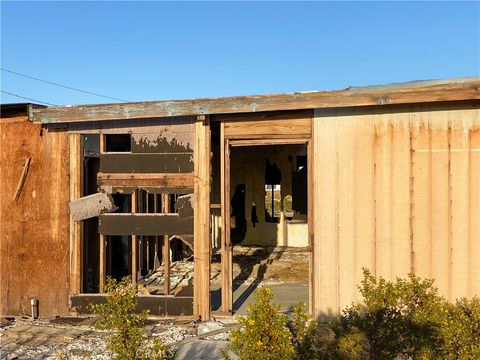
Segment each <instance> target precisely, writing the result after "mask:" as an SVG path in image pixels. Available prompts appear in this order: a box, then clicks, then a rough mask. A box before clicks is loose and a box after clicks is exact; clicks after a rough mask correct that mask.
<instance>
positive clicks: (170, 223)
mask: <svg viewBox="0 0 480 360" xmlns="http://www.w3.org/2000/svg"><path fill="white" fill-rule="evenodd" d="M98 231H99V233H100V234H103V235H148V236H156V235H180V236H181V235H192V234H193V217H189V218H182V217H180V216H179V215H178V214H143V213H142V214H138V213H137V214H102V215H100V216H99V221H98Z"/></svg>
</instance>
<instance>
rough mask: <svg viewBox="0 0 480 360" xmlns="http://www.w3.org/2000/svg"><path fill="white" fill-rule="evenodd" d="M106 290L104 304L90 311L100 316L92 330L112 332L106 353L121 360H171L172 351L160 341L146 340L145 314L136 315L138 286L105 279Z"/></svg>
mask: <svg viewBox="0 0 480 360" xmlns="http://www.w3.org/2000/svg"><path fill="white" fill-rule="evenodd" d="M105 289H106V292H107V294H108V297H107V300H106V302H105V303H104V304H99V305H95V306H94V307H93V312H94V313H95V314H97V315H99V316H100V317H99V319H98V320H97V321H96V322H95V323H94V327H95V328H97V329H100V330H109V331H112V332H113V334H111V335H110V336H109V337H108V339H107V350H109V351H111V352H112V353H114V354H115V356H116V358H117V359H121V360H134V359H135V360H136V359H164V358H172V357H174V353H173V352H172V349H170V348H168V347H167V346H165V345H164V344H163V343H162V342H161V341H160V340H159V339H147V337H146V334H145V332H144V330H143V326H144V325H145V323H146V321H147V316H148V311H146V310H144V311H142V313H140V314H136V313H135V307H136V298H135V296H136V294H137V287H136V285H134V284H132V282H131V280H130V278H129V277H124V278H123V279H122V280H121V281H120V282H117V280H115V279H113V278H108V280H107V284H106V286H105Z"/></svg>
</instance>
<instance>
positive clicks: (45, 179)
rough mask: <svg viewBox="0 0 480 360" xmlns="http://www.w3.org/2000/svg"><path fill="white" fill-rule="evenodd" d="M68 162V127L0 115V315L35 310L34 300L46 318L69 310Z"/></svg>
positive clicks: (40, 312) (64, 313)
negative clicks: (44, 125) (61, 129)
mask: <svg viewBox="0 0 480 360" xmlns="http://www.w3.org/2000/svg"><path fill="white" fill-rule="evenodd" d="M28 158H31V162H30V166H29V168H28V172H27V174H26V178H25V183H24V186H23V188H22V190H21V192H20V196H19V198H18V200H17V201H15V200H14V199H13V197H14V194H15V191H16V188H17V185H18V182H19V179H20V177H21V174H22V170H23V168H24V163H25V161H26V160H27V159H28ZM68 166H69V158H68V139H67V133H66V132H65V131H64V132H56V131H48V129H46V128H44V129H42V128H41V125H39V124H33V123H31V122H29V121H28V120H27V118H26V116H24V117H23V116H21V117H16V118H4V119H0V169H1V171H0V234H1V235H0V314H10V315H19V314H31V307H30V299H32V298H35V299H38V300H39V314H40V316H42V317H44V316H55V315H66V314H67V313H68V294H69V213H68V196H69V167H68Z"/></svg>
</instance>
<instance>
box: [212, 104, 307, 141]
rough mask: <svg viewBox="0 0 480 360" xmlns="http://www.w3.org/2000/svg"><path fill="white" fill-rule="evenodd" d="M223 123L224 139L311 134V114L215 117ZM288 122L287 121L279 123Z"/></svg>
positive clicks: (302, 112) (291, 113) (304, 112)
mask: <svg viewBox="0 0 480 360" xmlns="http://www.w3.org/2000/svg"><path fill="white" fill-rule="evenodd" d="M217 118H219V119H222V120H223V121H224V123H225V129H224V131H225V138H229V139H235V138H240V139H254V138H265V137H268V138H271V137H277V136H278V137H280V136H284V137H285V136H288V137H293V136H300V137H306V138H309V137H310V136H311V133H312V112H311V111H310V110H306V111H301V112H284V113H280V114H278V113H277V114H271V113H267V115H265V114H246V115H243V116H239V115H231V116H220V117H217ZM279 120H288V121H279Z"/></svg>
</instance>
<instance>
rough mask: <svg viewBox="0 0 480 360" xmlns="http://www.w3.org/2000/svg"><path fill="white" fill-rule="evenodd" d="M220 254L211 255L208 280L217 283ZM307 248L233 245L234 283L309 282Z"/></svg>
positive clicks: (264, 284)
mask: <svg viewBox="0 0 480 360" xmlns="http://www.w3.org/2000/svg"><path fill="white" fill-rule="evenodd" d="M220 268H221V262H220V256H219V255H218V256H214V258H213V260H212V267H211V284H212V286H214V285H219V284H220V281H221V277H220ZM308 268H309V252H308V251H307V250H306V249H303V248H286V247H285V248H280V247H260V246H240V245H237V246H235V247H234V248H233V284H234V285H250V283H252V282H254V281H255V282H257V283H258V284H260V285H262V286H268V285H278V284H286V283H290V284H308Z"/></svg>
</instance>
